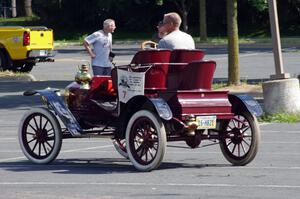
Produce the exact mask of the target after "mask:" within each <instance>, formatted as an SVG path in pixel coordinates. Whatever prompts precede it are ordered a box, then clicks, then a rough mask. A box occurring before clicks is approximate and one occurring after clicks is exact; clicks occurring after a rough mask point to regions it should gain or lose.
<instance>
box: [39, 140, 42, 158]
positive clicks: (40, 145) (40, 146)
mask: <svg viewBox="0 0 300 199" xmlns="http://www.w3.org/2000/svg"><path fill="white" fill-rule="evenodd" d="M41 148H42V144H41V143H40V142H39V156H41Z"/></svg>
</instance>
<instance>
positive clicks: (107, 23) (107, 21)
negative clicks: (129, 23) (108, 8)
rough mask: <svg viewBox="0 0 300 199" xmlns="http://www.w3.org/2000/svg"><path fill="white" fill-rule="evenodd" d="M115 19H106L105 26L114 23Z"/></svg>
mask: <svg viewBox="0 0 300 199" xmlns="http://www.w3.org/2000/svg"><path fill="white" fill-rule="evenodd" d="M114 22H115V20H113V19H105V21H103V28H105V27H107V26H109V25H110V24H111V23H114Z"/></svg>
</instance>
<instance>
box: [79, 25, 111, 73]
mask: <svg viewBox="0 0 300 199" xmlns="http://www.w3.org/2000/svg"><path fill="white" fill-rule="evenodd" d="M84 40H85V41H86V42H87V43H88V44H89V45H93V51H94V53H95V55H96V57H95V58H93V59H92V66H99V67H112V63H111V62H110V60H109V52H110V51H111V49H112V34H111V33H108V34H105V33H104V32H103V31H102V30H99V31H97V32H94V33H93V34H91V35H89V36H87V37H86V38H85V39H84Z"/></svg>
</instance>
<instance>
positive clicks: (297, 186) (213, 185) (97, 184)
mask: <svg viewBox="0 0 300 199" xmlns="http://www.w3.org/2000/svg"><path fill="white" fill-rule="evenodd" d="M0 185H14V186H15V185H35V186H39V185H49V186H50V185H55V186H56V185H67V186H73V185H89V186H90V185H96V186H99V185H102V186H129V187H130V186H146V187H149V186H151V187H162V186H164V187H220V188H222V187H232V188H271V189H286V188H289V189H300V185H284V184H282V185H281V184H256V185H252V184H249V185H247V184H193V183H190V184H189V183H165V184H163V183H143V182H140V183H139V182H137V183H132V182H103V183H102V182H0Z"/></svg>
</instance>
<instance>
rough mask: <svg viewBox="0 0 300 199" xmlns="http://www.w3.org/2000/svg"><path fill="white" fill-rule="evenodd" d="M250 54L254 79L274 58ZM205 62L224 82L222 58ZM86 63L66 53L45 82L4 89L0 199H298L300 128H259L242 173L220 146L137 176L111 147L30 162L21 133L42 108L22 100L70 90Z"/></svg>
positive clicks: (45, 71)
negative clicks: (32, 112) (32, 111)
mask: <svg viewBox="0 0 300 199" xmlns="http://www.w3.org/2000/svg"><path fill="white" fill-rule="evenodd" d="M122 49H123V48H120V49H119V51H118V54H119V58H118V59H117V60H116V61H118V62H119V63H120V64H121V63H125V62H127V63H128V60H130V57H131V56H132V53H133V52H134V51H135V50H136V48H124V49H123V50H122ZM245 51H246V50H245ZM208 52H210V51H208ZM218 52H219V53H218ZM247 53H248V54H247ZM247 53H246V54H243V58H245V60H244V59H243V62H245V63H247V64H248V65H246V66H245V65H244V70H249V71H251V70H250V69H251V64H253V65H256V66H257V65H259V64H260V61H261V60H263V59H266V57H268V59H269V58H270V56H271V53H270V51H269V50H268V51H263V52H261V53H262V54H260V52H259V51H247ZM254 54H255V55H254ZM296 55H297V53H291V54H288V56H290V62H289V63H290V65H289V67H290V68H292V69H293V70H292V71H294V72H293V73H296V72H297V70H296V65H295V64H296V62H297V63H299V62H300V58H299V54H298V57H297V56H296ZM207 56H208V57H209V58H212V57H216V58H217V59H218V60H219V61H218V63H219V65H221V66H220V67H219V70H218V71H216V75H217V77H218V78H222V77H225V76H226V70H225V68H226V67H225V65H222V63H223V62H225V61H226V57H225V55H224V54H223V51H222V50H220V51H216V52H211V53H208V54H207ZM271 57H272V56H271ZM251 58H252V59H251ZM248 59H249V60H252V62H251V63H248V62H250V61H249V60H248ZM247 60H248V61H247ZM255 60H257V61H255ZM85 61H88V57H87V56H86V53H85V52H84V51H83V50H82V49H81V48H72V49H61V50H60V53H59V54H58V56H57V62H55V63H45V64H39V66H37V67H36V68H34V70H33V71H32V74H34V76H35V77H36V78H37V79H38V80H41V81H37V82H0V85H1V86H0V176H1V177H0V190H1V191H0V192H1V194H0V198H3V199H15V198H22V199H27V198H28V199H29V198H30V199H31V198H39V199H40V198H45V199H47V198H51V199H60V198H61V199H71V198H72V199H74V198H75V199H76V198H108V199H111V198H170V199H171V198H172V199H173V198H184V199H186V198H197V199H204V198H215V199H217V198H231V199H233V198H237V199H240V198H249V199H250V198H251V199H253V198H257V199H261V198H270V199H271V198H272V199H276V198H278V199H281V198H299V194H300V181H299V179H300V166H299V165H300V123H297V124H260V128H261V134H262V142H261V146H260V149H259V152H258V155H257V156H256V158H255V159H254V161H253V162H251V163H250V164H249V165H247V166H244V167H237V166H231V165H230V164H229V163H228V162H227V161H226V160H225V158H224V157H223V155H222V153H221V150H220V149H219V146H218V144H217V143H215V145H212V146H206V145H210V144H214V143H213V142H208V141H205V142H203V143H201V148H197V149H190V148H188V147H187V146H186V144H185V143H184V142H169V143H168V147H167V153H166V156H165V158H164V161H163V164H162V165H161V166H160V167H159V169H157V170H154V171H152V172H138V171H136V170H135V169H134V167H133V166H132V165H131V163H130V162H129V161H128V160H127V159H124V158H122V157H121V156H120V155H119V154H118V153H117V152H116V151H115V149H114V147H113V145H112V143H111V140H109V139H102V138H101V139H99V138H97V139H96V138H94V139H86V138H85V139H68V140H64V142H63V146H62V149H61V152H60V154H59V156H58V157H57V160H56V161H55V162H53V163H52V164H49V165H36V164H33V163H31V162H29V161H28V160H27V159H26V158H25V157H24V155H23V154H22V152H21V150H20V147H19V143H18V138H17V132H18V125H19V122H20V119H21V117H22V115H23V114H24V113H25V112H26V111H27V110H28V109H29V108H30V107H32V106H38V104H39V99H38V98H37V97H23V96H22V92H23V91H24V90H26V89H29V88H38V89H40V88H45V87H47V86H51V87H57V88H64V87H65V86H66V85H67V84H68V83H69V82H70V81H72V80H73V78H74V75H75V73H76V66H77V65H78V64H80V63H82V62H85ZM270 62H272V59H271V61H270ZM265 64H267V62H265ZM270 65H271V64H267V66H266V67H264V65H259V66H260V67H262V68H263V69H262V72H261V73H260V74H257V71H256V72H249V73H248V74H249V78H254V77H257V78H266V77H268V73H271V72H272V71H270V70H269V68H268V66H270ZM264 71H267V72H264ZM256 74H257V75H256ZM255 75H256V76H255Z"/></svg>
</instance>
